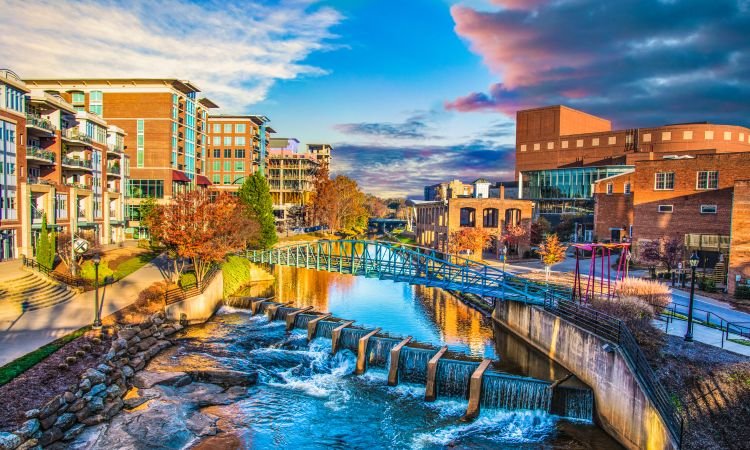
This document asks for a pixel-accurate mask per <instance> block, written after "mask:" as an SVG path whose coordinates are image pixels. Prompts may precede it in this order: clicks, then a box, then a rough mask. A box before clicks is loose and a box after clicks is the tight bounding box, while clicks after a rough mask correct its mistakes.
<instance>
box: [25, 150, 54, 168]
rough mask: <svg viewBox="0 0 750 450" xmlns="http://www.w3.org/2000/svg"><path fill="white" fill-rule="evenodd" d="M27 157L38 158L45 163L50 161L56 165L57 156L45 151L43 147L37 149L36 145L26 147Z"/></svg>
mask: <svg viewBox="0 0 750 450" xmlns="http://www.w3.org/2000/svg"><path fill="white" fill-rule="evenodd" d="M26 157H27V158H36V159H42V160H45V161H49V162H50V163H53V164H54V163H55V154H54V153H52V152H51V151H49V150H45V149H43V148H41V147H37V146H36V145H27V146H26Z"/></svg>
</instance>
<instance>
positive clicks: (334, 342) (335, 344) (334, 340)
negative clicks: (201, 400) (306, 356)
mask: <svg viewBox="0 0 750 450" xmlns="http://www.w3.org/2000/svg"><path fill="white" fill-rule="evenodd" d="M353 323H354V321H353V320H349V321H346V322H344V323H343V324H341V325H340V326H338V327H336V328H334V330H333V331H332V332H331V354H332V355H335V354H336V352H337V351H338V350H339V338H340V337H341V331H342V330H343V329H344V328H346V327H348V326H350V325H351V324H353Z"/></svg>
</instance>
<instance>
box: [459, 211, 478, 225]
mask: <svg viewBox="0 0 750 450" xmlns="http://www.w3.org/2000/svg"><path fill="white" fill-rule="evenodd" d="M461 226H462V227H474V226H476V210H475V209H474V208H461Z"/></svg>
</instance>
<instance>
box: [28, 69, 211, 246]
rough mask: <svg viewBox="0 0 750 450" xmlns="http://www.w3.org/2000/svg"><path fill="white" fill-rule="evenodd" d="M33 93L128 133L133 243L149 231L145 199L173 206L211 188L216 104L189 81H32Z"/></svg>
mask: <svg viewBox="0 0 750 450" xmlns="http://www.w3.org/2000/svg"><path fill="white" fill-rule="evenodd" d="M26 83H27V85H28V86H29V87H30V88H32V89H38V90H41V91H44V92H47V93H51V94H54V95H59V96H60V97H62V98H63V99H64V100H66V101H67V102H69V103H70V104H72V105H73V107H74V108H75V109H76V110H78V111H87V112H88V113H90V114H91V115H93V116H98V117H101V118H102V119H104V120H106V121H107V123H108V124H110V125H115V126H117V127H118V128H119V129H121V130H123V131H124V133H125V139H124V150H125V151H124V154H125V155H126V156H127V157H129V158H130V161H131V162H132V163H131V167H130V170H131V178H130V180H129V181H128V185H127V197H128V198H127V201H126V217H125V219H126V220H127V221H128V223H127V225H128V228H127V229H126V234H127V236H128V237H133V238H138V237H140V236H142V235H144V234H145V232H146V230H144V229H142V228H141V227H140V226H139V225H140V224H139V220H140V207H139V204H140V202H141V200H142V199H143V198H147V197H153V198H156V199H158V200H160V201H163V200H168V199H169V198H171V197H172V195H174V194H175V193H178V192H182V191H187V190H191V189H194V188H196V187H206V186H208V185H209V184H210V182H209V180H208V179H207V178H206V177H205V173H206V170H205V169H206V159H207V155H206V150H207V137H208V130H207V120H208V111H209V110H210V109H212V108H216V107H217V105H215V104H214V103H213V102H211V101H210V100H208V99H206V98H199V97H198V95H199V93H200V90H199V89H198V88H197V87H196V86H195V85H193V84H192V83H190V82H189V81H184V80H178V79H174V78H159V79H142V78H132V79H116V78H112V79H104V78H96V79H85V78H80V79H54V78H52V79H32V80H26Z"/></svg>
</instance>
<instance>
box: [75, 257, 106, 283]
mask: <svg viewBox="0 0 750 450" xmlns="http://www.w3.org/2000/svg"><path fill="white" fill-rule="evenodd" d="M95 273H96V268H95V267H94V263H93V262H91V260H88V261H86V262H84V263H83V264H81V277H82V278H83V279H85V280H89V281H93V280H94V277H95ZM113 276H114V272H113V271H112V269H110V268H109V265H108V264H107V262H106V261H102V262H101V263H99V283H104V281H105V278H107V277H113Z"/></svg>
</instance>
